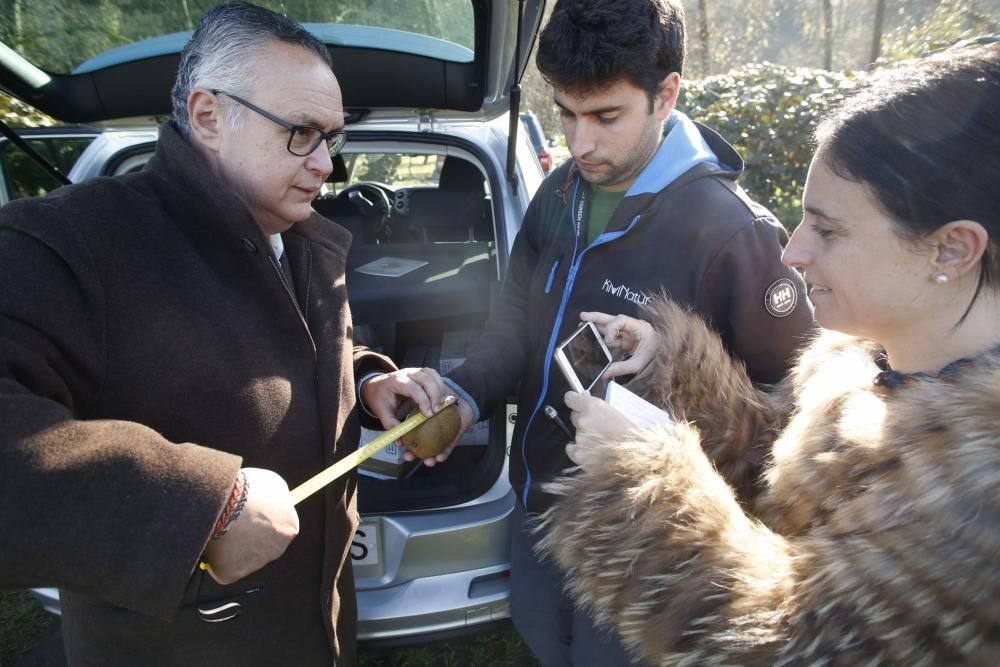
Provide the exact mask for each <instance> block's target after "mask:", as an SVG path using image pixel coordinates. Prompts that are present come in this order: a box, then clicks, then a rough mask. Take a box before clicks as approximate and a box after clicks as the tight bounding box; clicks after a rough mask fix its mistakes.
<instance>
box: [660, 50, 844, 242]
mask: <svg viewBox="0 0 1000 667" xmlns="http://www.w3.org/2000/svg"><path fill="white" fill-rule="evenodd" d="M858 81H859V78H858V75H856V74H852V73H837V72H828V71H826V70H819V69H807V68H790V67H782V66H780V65H772V64H770V63H763V64H753V65H747V66H746V67H743V68H741V69H738V70H733V71H732V72H730V73H729V74H724V75H721V76H713V77H709V78H707V79H702V80H700V81H690V82H685V84H684V86H682V89H681V96H680V99H679V100H678V103H677V106H678V108H679V109H681V110H682V111H684V112H685V113H687V114H688V115H689V116H691V118H693V119H694V120H697V121H699V122H701V123H704V124H705V125H708V126H709V127H711V128H712V129H714V130H716V131H718V132H719V133H720V134H722V136H723V137H725V138H726V139H727V140H728V141H729V142H730V143H731V144H733V146H735V147H736V150H738V151H739V153H740V155H742V156H743V159H744V160H746V173H745V174H744V175H743V177H742V178H741V179H740V183H741V185H742V186H743V188H744V189H745V190H746V191H747V192H749V193H750V195H751V196H752V197H753V198H754V199H756V200H757V201H759V202H761V203H762V204H764V205H766V206H767V207H768V208H770V209H771V210H772V211H773V212H774V214H775V215H776V216H778V219H779V220H781V222H782V223H783V224H784V225H785V226H786V227H787V228H788V229H789V230H791V229H793V228H794V227H795V225H797V224H798V221H799V219H800V218H801V216H802V212H801V205H802V200H801V196H802V186H803V184H804V183H805V179H806V171H807V169H808V167H809V160H810V159H811V157H812V133H813V129H814V128H815V126H816V122H817V120H818V119H819V118H820V117H821V116H822V114H823V113H824V112H825V111H826V110H827V109H829V108H830V107H831V106H832V105H834V104H836V103H837V102H839V101H840V100H841V99H843V97H844V95H845V94H847V93H849V92H850V90H852V89H853V88H854V87H855V86H856V85H857V83H858Z"/></svg>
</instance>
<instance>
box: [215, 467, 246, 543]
mask: <svg viewBox="0 0 1000 667" xmlns="http://www.w3.org/2000/svg"><path fill="white" fill-rule="evenodd" d="M249 493H250V482H249V481H248V480H247V476H246V473H244V472H243V471H242V470H240V472H239V474H237V475H236V481H235V482H233V490H232V491H231V492H230V494H229V502H227V503H226V509H225V510H223V511H222V514H220V515H219V518H218V519H216V521H215V525H214V526H212V539H213V540H217V539H219V538H220V537H222V536H223V535H225V534H226V532H227V531H228V530H229V526H231V525H232V524H233V522H234V521H236V519H237V518H238V517H239V516H240V513H241V512H242V511H243V507H244V506H245V505H246V502H247V494H249Z"/></svg>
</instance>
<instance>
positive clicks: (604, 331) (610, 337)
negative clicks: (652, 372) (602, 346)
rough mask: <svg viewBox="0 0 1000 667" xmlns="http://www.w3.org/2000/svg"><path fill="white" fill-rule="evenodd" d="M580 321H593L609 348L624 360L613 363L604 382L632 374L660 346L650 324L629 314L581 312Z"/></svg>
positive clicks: (645, 362) (644, 365)
mask: <svg viewBox="0 0 1000 667" xmlns="http://www.w3.org/2000/svg"><path fill="white" fill-rule="evenodd" d="M580 319H581V320H583V321H584V322H593V323H594V325H596V326H597V330H598V331H600V332H601V335H602V336H604V342H605V343H606V344H607V346H608V349H610V350H612V351H614V350H621V351H622V352H624V353H625V354H626V355H629V356H628V357H627V358H626V359H623V360H621V361H616V362H614V363H613V364H611V365H610V366H608V369H607V370H606V371H604V375H603V376H602V377H603V378H604V379H605V380H610V379H611V378H615V377H619V376H621V375H634V374H636V373H638V372H639V371H641V370H642V369H643V368H645V367H646V365H647V364H649V362H650V361H652V359H653V355H655V354H656V349H657V347H658V345H659V340H660V335H659V334H658V333H656V330H655V329H653V325H651V324H650V323H649V322H646V321H644V320H638V319H636V318H634V317H629V316H628V315H608V314H607V313H598V312H583V313H580Z"/></svg>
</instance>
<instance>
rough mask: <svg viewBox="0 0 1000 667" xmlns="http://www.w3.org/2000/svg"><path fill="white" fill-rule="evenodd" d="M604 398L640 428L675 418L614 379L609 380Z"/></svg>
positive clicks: (669, 421)
mask: <svg viewBox="0 0 1000 667" xmlns="http://www.w3.org/2000/svg"><path fill="white" fill-rule="evenodd" d="M604 400H605V401H607V402H608V405H610V406H611V407H613V408H615V409H616V410H618V411H619V412H620V413H622V414H623V415H625V416H626V417H627V418H628V420H629V421H630V422H632V423H633V424H635V425H636V426H638V427H640V428H649V427H650V426H656V425H658V424H669V423H671V422H673V419H671V418H670V415H669V414H667V413H666V412H665V411H663V410H661V409H660V408H658V407H656V406H655V405H653V404H652V403H650V402H649V401H647V400H646V399H644V398H642V397H641V396H639V395H638V394H634V393H632V392H631V391H629V390H628V389H626V388H625V387H623V386H621V385H620V384H618V383H617V382H615V381H614V380H612V381H611V382H608V390H607V391H606V392H605V393H604Z"/></svg>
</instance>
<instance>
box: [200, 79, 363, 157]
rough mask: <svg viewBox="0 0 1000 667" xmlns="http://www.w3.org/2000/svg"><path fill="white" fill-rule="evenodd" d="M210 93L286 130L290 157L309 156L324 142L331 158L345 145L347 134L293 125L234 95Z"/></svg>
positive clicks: (341, 131)
mask: <svg viewBox="0 0 1000 667" xmlns="http://www.w3.org/2000/svg"><path fill="white" fill-rule="evenodd" d="M212 93H213V94H215V95H225V96H226V97H228V98H229V99H231V100H235V101H236V102H239V103H240V104H242V105H243V106H245V107H246V108H248V109H250V110H251V111H256V112H257V113H259V114H260V115H261V116H263V117H264V118H267V119H268V120H270V121H273V122H275V123H277V124H278V125H280V126H281V127H283V128H285V129H286V130H288V145H287V146H286V148H287V149H288V152H289V153H291V154H292V155H297V156H299V157H306V156H308V155H311V154H312V152H313V151H314V150H316V147H317V146H319V145H320V144H321V143H323V142H324V141H325V142H326V147H327V150H329V151H330V157H333V156H334V155H336V154H337V153H339V152H340V151H341V150H342V149H343V148H344V144H346V143H347V132H344V131H343V130H334V131H333V132H324V131H323V130H321V129H319V128H318V127H312V126H310V125H293V124H292V123H289V122H288V121H287V120H283V119H281V118H278V117H277V116H275V115H274V114H272V113H268V112H267V111H264V110H263V109H261V108H260V107H259V106H257V105H255V104H251V103H250V102H247V101H246V100H245V99H243V98H242V97H237V96H236V95H232V94H230V93H227V92H226V91H224V90H217V89H213V90H212Z"/></svg>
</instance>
